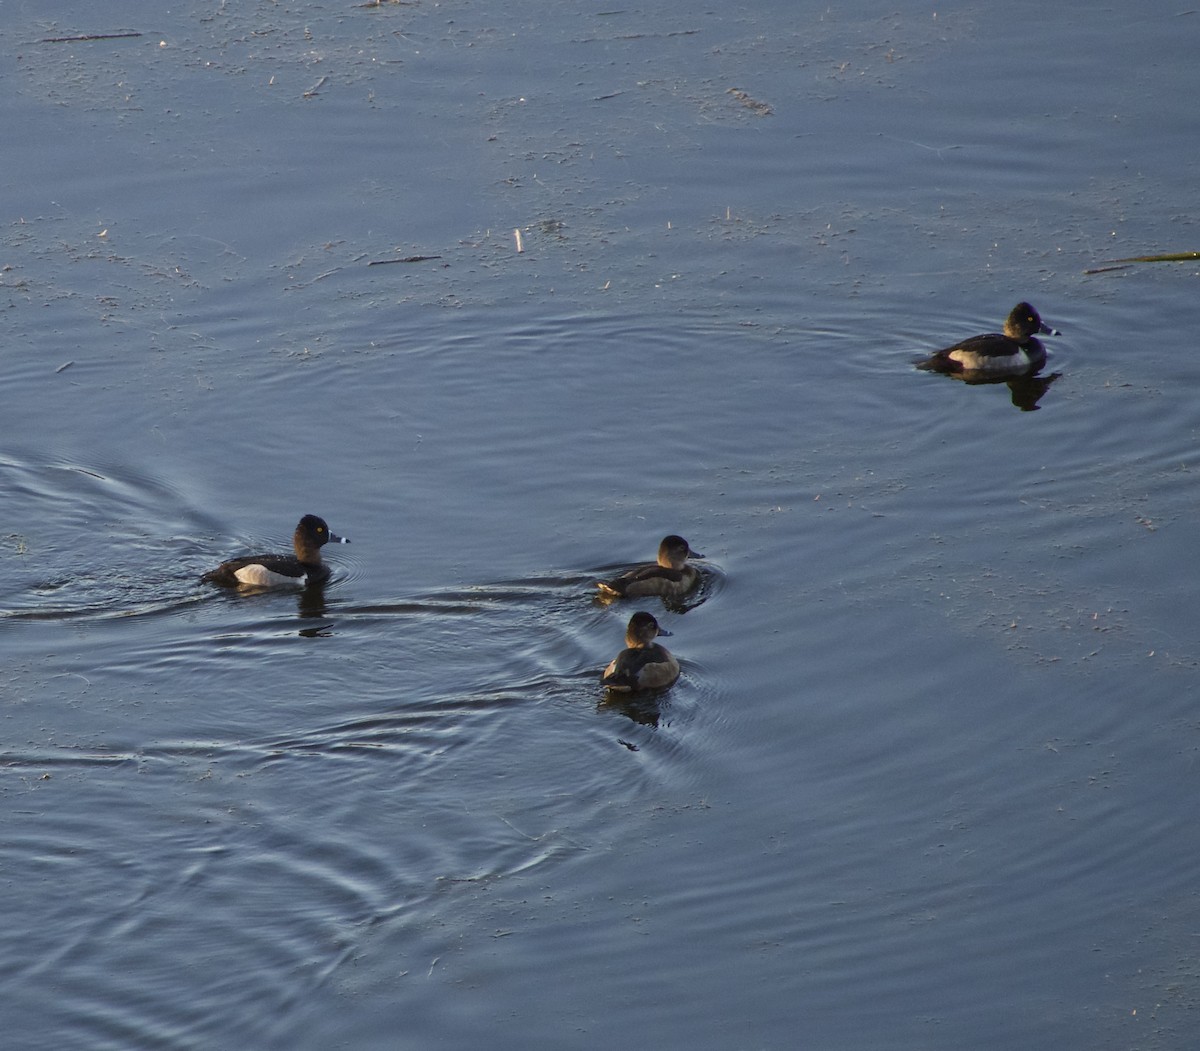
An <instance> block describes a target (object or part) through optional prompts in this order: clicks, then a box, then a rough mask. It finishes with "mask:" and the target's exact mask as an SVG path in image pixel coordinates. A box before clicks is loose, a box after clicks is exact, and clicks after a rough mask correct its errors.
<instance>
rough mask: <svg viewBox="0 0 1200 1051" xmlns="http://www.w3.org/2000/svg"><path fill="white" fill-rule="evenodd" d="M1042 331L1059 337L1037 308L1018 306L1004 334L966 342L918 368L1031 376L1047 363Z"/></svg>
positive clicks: (1007, 323) (990, 333)
mask: <svg viewBox="0 0 1200 1051" xmlns="http://www.w3.org/2000/svg"><path fill="white" fill-rule="evenodd" d="M1039 332H1044V333H1045V334H1046V335H1048V336H1057V335H1058V333H1057V332H1056V331H1055V330H1054V329H1052V328H1050V326H1049V325H1047V324H1045V323H1044V322H1043V321H1042V319H1041V317H1040V316H1039V315H1038V312H1037V311H1036V310H1034V309H1033V307H1031V306H1030V305H1029V304H1028V303H1018V304H1017V305H1016V306H1015V307H1013V308H1012V312H1011V313H1010V314H1009V315H1008V319H1007V320H1006V321H1005V322H1004V333H1003V335H1001V334H1000V333H999V332H989V333H988V334H987V335H984V336H972V337H971V338H970V339H964V340H963V341H962V342H961V343H955V344H954V346H952V347H947V348H946V349H945V350H939V351H938V352H937V353H936V354H934V355H932V356H931V357H929V358H927V359H926V360H925V361H922V362H919V363H918V364H917V368H919V369H925V370H927V371H929V372H948V373H964V372H965V373H969V374H973V375H980V374H987V375H993V376H1005V375H1007V376H1013V375H1025V374H1031V373H1034V372H1037V371H1038V369H1040V368H1041V367H1042V366H1043V365H1045V364H1046V348H1045V347H1044V346H1042V341H1041V340H1040V339H1037V338H1036V335H1037V333H1039Z"/></svg>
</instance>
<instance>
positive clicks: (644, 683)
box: [600, 612, 679, 693]
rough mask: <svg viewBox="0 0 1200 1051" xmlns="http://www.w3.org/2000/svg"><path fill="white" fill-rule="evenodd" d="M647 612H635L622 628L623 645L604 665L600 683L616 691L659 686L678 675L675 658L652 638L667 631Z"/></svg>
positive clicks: (666, 684) (655, 688) (658, 688)
mask: <svg viewBox="0 0 1200 1051" xmlns="http://www.w3.org/2000/svg"><path fill="white" fill-rule="evenodd" d="M670 634H671V633H670V632H669V631H664V630H663V629H662V628H660V627H659V625H658V621H657V620H655V619H654V617H653V616H652V615H651V614H649V613H644V612H639V613H635V614H634V615H633V616H632V617H630V618H629V625H628V627H626V629H625V649H623V650H622V651H621V652H620V653H618V654H617V655H616V656H615V657H614V658H613V659H612V663H610V664H609V666H608V667H607V668H605V669H604V674H603V675H602V676H601V677H600V683H601V685H603V686H606V687H608V689H610V690H615V691H617V692H619V693H633V692H635V691H637V690H660V689H664V688H665V687H667V686H670V685H671V684H672V683H673V682H674V681H675V680H676V679H678V678H679V662H678V661H677V660H676V659H675V658H674V657H673V656H672V655H671V652H670V651H669V650H668V649H667V648H666V647H665V646H660V645H659V644H658V643H657V642H655V641H654V640H655V639H656V638H658V636H660V635H670Z"/></svg>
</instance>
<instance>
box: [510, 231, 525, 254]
mask: <svg viewBox="0 0 1200 1051" xmlns="http://www.w3.org/2000/svg"><path fill="white" fill-rule="evenodd" d="M513 237H515V238H516V241H517V254H518V255H519V254H520V253H521V252H524V251H525V245H524V244H523V243H522V242H521V230H520V228H519V227H518V228H517V229H516V230H514V231H513Z"/></svg>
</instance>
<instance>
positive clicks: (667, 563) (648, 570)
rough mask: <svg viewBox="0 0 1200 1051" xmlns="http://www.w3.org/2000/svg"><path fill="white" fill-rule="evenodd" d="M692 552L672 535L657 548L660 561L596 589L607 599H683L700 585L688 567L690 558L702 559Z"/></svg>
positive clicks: (629, 571)
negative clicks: (655, 596)
mask: <svg viewBox="0 0 1200 1051" xmlns="http://www.w3.org/2000/svg"><path fill="white" fill-rule="evenodd" d="M703 557H704V556H703V555H701V554H698V553H697V552H695V551H693V550H692V549H691V548H690V547H689V546H688V542H687V541H686V540H684V539H683V537H681V536H676V535H675V534H674V533H672V534H671V535H670V536H665V537H663V539H662V543H661V544H659V545H658V561H657V562H647V563H644V564H643V565H640V566H634V568H633V569H630V570H628V571H626V572H624V573H622V574H621V575H620V576H619V577H616V578H615V579H613V580H600V581H597V582H596V587H598V588H599V589H600V594H601V596H602V597H604V598H637V597H640V596H642V595H661V596H662V597H663V598H682V597H683V596H684V595H686V594H687V593H688V592H689V591H691V590H692V589H693V588H694V587H695V586H696V585H697V584H698V583H700V573H699V571H698V570H697V569H696V567H695V566H689V565H686V563H687V560H688V559H689V558H703Z"/></svg>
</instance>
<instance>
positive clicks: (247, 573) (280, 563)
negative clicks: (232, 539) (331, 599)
mask: <svg viewBox="0 0 1200 1051" xmlns="http://www.w3.org/2000/svg"><path fill="white" fill-rule="evenodd" d="M348 543H350V541H349V540H348V539H346V537H344V536H338V535H337V534H336V533H331V532H330V531H329V526H328V525H327V524H326V522H325V519H323V518H321V517H319V516H318V515H305V516H304V517H303V518H301V519H300V522H299V523H298V524H297V526H296V531H295V533H293V534H292V547H293V548H294V550H295V552H296V553H295V554H294V555H243V556H242V557H241V558H231V559H230V560H229V561H228V562H222V563H221V564H220V565H219V566H217V568H216V569H214V570H211V571H209V572H208V573H205V574H204V576H203V577H201V578H200V579H201V580H202V581H203V582H204V583H206V584H218V585H220V586H221V587H238V586H239V585H243V584H244V585H249V586H252V587H279V586H281V585H293V586H299V587H306V586H307V585H309V584H323V583H325V581H326V580H328V579H329V567H328V566H326V565H325V563H323V562H322V561H321V548H322V547H324V546H325V545H326V544H348Z"/></svg>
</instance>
